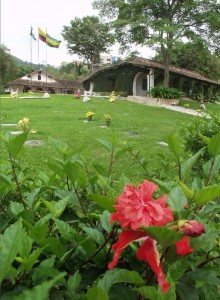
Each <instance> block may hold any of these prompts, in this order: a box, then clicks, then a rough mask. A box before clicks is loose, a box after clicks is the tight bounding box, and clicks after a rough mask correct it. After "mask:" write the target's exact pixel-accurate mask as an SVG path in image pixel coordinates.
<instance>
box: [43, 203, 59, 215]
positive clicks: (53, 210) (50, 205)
mask: <svg viewBox="0 0 220 300" xmlns="http://www.w3.org/2000/svg"><path fill="white" fill-rule="evenodd" d="M41 202H42V203H43V204H44V205H45V206H46V207H47V208H48V210H49V212H50V213H51V214H52V215H53V216H55V214H56V211H55V208H54V205H53V203H51V202H49V201H47V200H44V199H42V200H41Z"/></svg>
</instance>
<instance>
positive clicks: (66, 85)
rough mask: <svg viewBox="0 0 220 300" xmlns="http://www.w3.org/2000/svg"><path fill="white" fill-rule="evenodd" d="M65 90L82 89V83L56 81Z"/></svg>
mask: <svg viewBox="0 0 220 300" xmlns="http://www.w3.org/2000/svg"><path fill="white" fill-rule="evenodd" d="M55 80H56V81H57V83H59V84H60V85H61V86H62V87H63V88H81V87H82V83H81V81H78V80H67V79H55Z"/></svg>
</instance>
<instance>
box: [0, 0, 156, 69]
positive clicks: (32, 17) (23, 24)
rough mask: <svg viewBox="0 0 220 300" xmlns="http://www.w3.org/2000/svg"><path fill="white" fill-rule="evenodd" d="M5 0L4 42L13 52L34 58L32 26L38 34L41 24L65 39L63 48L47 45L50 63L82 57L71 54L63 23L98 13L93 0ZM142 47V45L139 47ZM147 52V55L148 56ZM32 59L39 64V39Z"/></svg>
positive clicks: (41, 59)
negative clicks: (64, 34)
mask: <svg viewBox="0 0 220 300" xmlns="http://www.w3.org/2000/svg"><path fill="white" fill-rule="evenodd" d="M0 1H1V44H4V45H5V46H6V47H7V48H8V49H9V50H10V52H11V54H12V55H14V56H16V57H18V58H20V59H22V60H24V61H31V54H30V53H31V51H30V48H31V46H30V43H31V42H30V27H31V26H32V27H33V32H34V34H35V36H36V38H37V37H38V27H40V28H41V29H42V30H43V31H46V30H47V33H48V34H49V35H50V36H52V37H53V38H55V39H58V40H61V41H62V42H61V44H60V47H59V48H58V49H57V48H51V47H47V63H48V64H50V65H53V66H60V64H61V63H62V62H71V61H72V60H74V59H78V57H77V56H76V55H70V54H68V50H67V47H66V42H65V41H63V38H62V36H61V32H62V30H63V26H65V25H66V26H69V25H70V21H71V20H73V19H74V18H75V17H78V18H82V17H84V16H92V15H98V11H95V10H93V9H92V2H93V0H0ZM135 49H136V50H138V48H135ZM140 53H141V55H142V56H143V57H145V58H149V57H150V55H152V52H150V51H148V50H146V48H145V49H142V50H141V51H140ZM111 54H112V55H116V56H117V55H118V48H117V47H113V49H112V51H111ZM145 54H146V55H145ZM45 60H46V47H45V43H43V42H41V41H39V63H45ZM32 62H33V63H38V42H37V41H34V40H32Z"/></svg>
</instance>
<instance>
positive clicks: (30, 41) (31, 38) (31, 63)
mask: <svg viewBox="0 0 220 300" xmlns="http://www.w3.org/2000/svg"><path fill="white" fill-rule="evenodd" d="M31 32H32V27H31ZM30 50H31V89H32V36H31V35H30Z"/></svg>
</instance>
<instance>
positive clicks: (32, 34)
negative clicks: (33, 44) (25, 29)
mask: <svg viewBox="0 0 220 300" xmlns="http://www.w3.org/2000/svg"><path fill="white" fill-rule="evenodd" d="M30 36H31V37H32V38H33V39H34V40H35V41H36V40H37V39H36V37H35V35H34V33H33V27H32V26H31V32H30Z"/></svg>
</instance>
